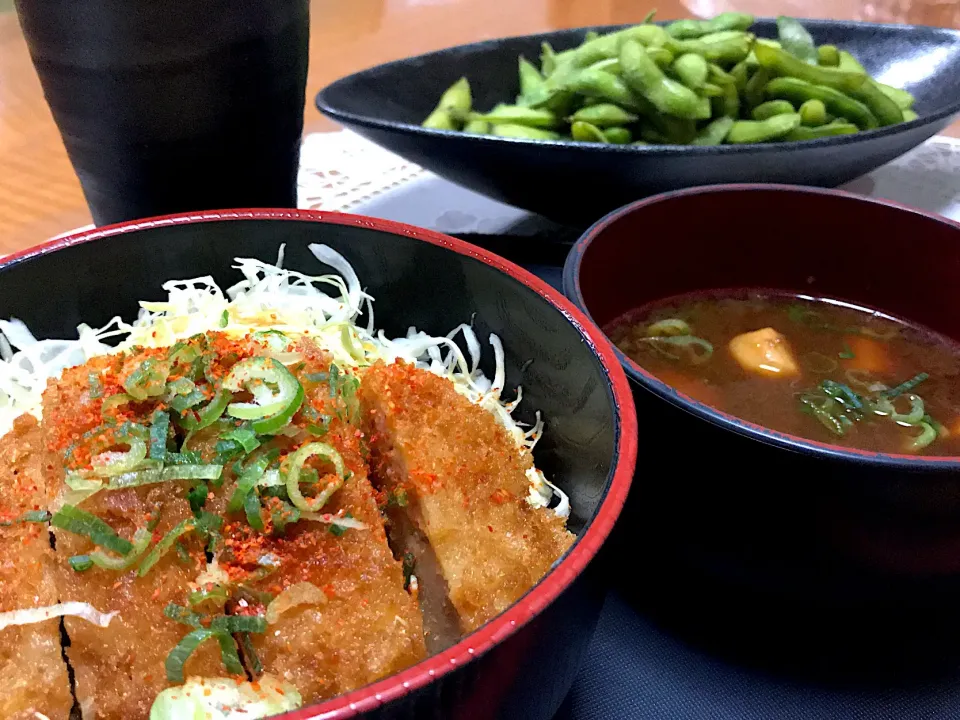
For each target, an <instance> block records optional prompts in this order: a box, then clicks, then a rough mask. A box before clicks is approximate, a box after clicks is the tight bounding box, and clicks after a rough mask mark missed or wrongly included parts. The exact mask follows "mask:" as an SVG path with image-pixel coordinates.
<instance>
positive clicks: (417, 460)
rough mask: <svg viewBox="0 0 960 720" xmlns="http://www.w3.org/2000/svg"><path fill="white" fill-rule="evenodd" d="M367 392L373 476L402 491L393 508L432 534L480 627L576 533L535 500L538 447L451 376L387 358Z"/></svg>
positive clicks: (464, 620)
mask: <svg viewBox="0 0 960 720" xmlns="http://www.w3.org/2000/svg"><path fill="white" fill-rule="evenodd" d="M359 397H360V399H361V406H362V409H363V417H364V421H365V423H366V428H365V429H366V432H367V435H368V437H369V442H370V445H371V449H372V455H371V467H372V470H373V475H374V478H375V479H376V481H377V482H378V483H379V484H380V485H381V486H382V489H383V490H386V491H387V492H388V493H390V495H391V497H393V498H395V499H396V498H403V501H401V502H399V503H397V502H393V503H391V505H394V506H395V507H394V508H393V509H392V510H391V512H392V513H394V515H396V514H401V515H403V516H405V518H401V521H405V522H409V523H410V524H412V525H413V526H414V527H415V528H416V529H417V530H419V531H420V532H421V533H422V534H423V535H424V536H425V538H426V540H427V542H428V543H429V546H430V548H431V549H432V551H433V554H434V555H435V556H436V560H437V563H438V565H439V569H440V573H441V574H442V576H443V579H444V580H445V581H446V584H447V588H448V594H449V599H450V602H451V603H452V604H453V606H454V608H455V609H456V612H457V614H458V615H459V618H460V626H461V629H462V630H463V631H470V630H473V629H475V628H477V627H479V626H480V625H482V624H483V623H485V622H486V621H487V620H489V619H491V618H492V617H494V616H495V615H497V614H499V613H500V612H502V611H503V610H505V609H506V608H507V607H508V606H509V605H510V604H511V603H513V602H514V601H515V600H517V599H518V598H519V597H520V596H521V595H523V594H524V593H525V592H526V591H527V590H529V589H530V588H531V587H532V586H533V585H534V584H535V583H536V582H537V581H538V580H539V579H540V578H541V577H543V575H544V574H545V573H546V572H547V571H548V570H549V569H550V566H551V565H552V564H553V563H554V561H556V560H557V559H558V558H559V557H560V556H561V555H562V554H563V553H564V551H565V550H566V549H567V548H568V547H570V545H571V543H572V542H573V540H574V536H573V535H572V534H571V533H569V532H568V531H567V530H566V527H565V524H564V520H563V518H560V517H557V516H556V515H555V514H554V513H553V512H552V511H550V510H545V509H537V508H534V507H532V506H530V505H529V504H528V503H527V501H526V498H527V495H528V490H529V481H528V479H527V477H526V474H525V473H526V471H527V470H528V469H529V468H531V467H532V463H533V459H532V456H531V455H530V453H529V452H528V451H527V450H525V449H524V450H523V451H522V452H521V451H520V450H519V449H518V448H517V446H516V444H515V443H514V442H513V440H512V439H511V438H510V436H509V435H508V434H507V432H506V430H505V429H504V428H503V427H502V426H501V425H500V424H499V423H498V422H497V420H496V419H495V418H494V416H493V415H491V414H490V413H489V412H487V411H486V410H484V409H483V408H481V407H479V406H477V405H474V404H473V403H471V402H470V401H469V400H467V399H466V398H464V397H462V396H461V395H459V394H458V393H457V391H456V389H455V388H454V386H453V383H451V382H450V381H449V380H447V379H446V378H442V377H439V376H437V375H434V374H433V373H430V372H427V371H426V370H419V369H417V368H415V367H413V366H412V365H409V364H406V363H403V362H397V363H393V364H391V365H385V364H383V363H378V364H376V365H374V366H372V367H371V368H369V369H368V370H366V371H365V372H364V374H363V376H362V380H361V385H360V391H359ZM399 505H403V507H399Z"/></svg>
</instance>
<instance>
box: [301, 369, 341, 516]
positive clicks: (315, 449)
mask: <svg viewBox="0 0 960 720" xmlns="http://www.w3.org/2000/svg"><path fill="white" fill-rule="evenodd" d="M331 367H335V366H331ZM314 456H320V457H323V458H325V459H326V460H328V461H329V462H330V463H332V464H333V467H334V470H335V472H336V475H337V480H336V481H335V482H333V483H330V485H328V486H327V487H325V488H324V489H323V490H321V491H320V494H319V495H317V496H316V497H313V498H310V499H309V500H308V499H307V498H305V497H304V496H303V494H302V493H301V492H300V471H301V470H302V469H303V465H304V463H305V462H306V461H307V460H308V459H310V458H311V457H314ZM345 475H346V468H344V466H343V458H342V457H340V453H338V452H337V451H336V449H335V448H334V447H333V446H332V445H328V444H327V443H321V442H312V443H307V444H306V445H304V446H303V447H301V448H300V449H299V450H297V451H296V452H295V453H294V454H293V455H292V456H291V457H290V460H289V463H288V466H287V482H286V485H287V495H288V496H289V497H290V502H291V503H293V505H294V507H296V508H297V509H299V510H306V511H309V512H316V511H318V510H320V509H321V508H322V507H323V506H324V505H325V504H326V503H327V500H329V499H330V497H331V496H332V495H333V494H334V493H335V492H336V491H337V490H339V489H340V488H342V487H343V482H344V477H345Z"/></svg>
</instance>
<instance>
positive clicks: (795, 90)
mask: <svg viewBox="0 0 960 720" xmlns="http://www.w3.org/2000/svg"><path fill="white" fill-rule="evenodd" d="M765 94H766V96H767V97H768V98H772V99H781V100H789V101H790V102H792V103H793V104H794V105H795V106H797V105H802V104H803V103H805V102H806V101H807V100H820V101H822V102H823V104H824V105H825V106H826V108H827V111H828V112H829V113H830V114H831V115H835V116H836V117H844V118H847V120H849V121H851V122H853V123H854V124H855V125H856V126H857V127H859V128H861V129H862V130H870V129H871V128H875V127H878V126H879V123H878V122H877V118H875V117H874V116H873V113H872V112H870V109H869V108H868V107H867V106H866V105H864V104H863V103H862V102H860V101H858V100H854V99H853V98H852V97H850V96H848V95H844V94H843V93H842V92H840V91H839V90H835V89H833V88H829V87H824V86H823V85H813V84H811V83H808V82H804V81H803V80H799V79H798V78H792V77H781V78H776V79H774V80H771V81H770V82H768V83H767V88H766V90H765Z"/></svg>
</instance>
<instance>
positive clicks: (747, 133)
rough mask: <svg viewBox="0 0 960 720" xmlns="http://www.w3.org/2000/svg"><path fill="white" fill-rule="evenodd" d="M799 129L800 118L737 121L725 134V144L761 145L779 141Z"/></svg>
mask: <svg viewBox="0 0 960 720" xmlns="http://www.w3.org/2000/svg"><path fill="white" fill-rule="evenodd" d="M798 127H800V116H799V115H797V114H796V113H792V114H789V115H774V116H773V117H771V118H768V119H766V120H738V121H737V122H735V123H734V124H733V127H732V128H730V132H728V133H727V138H726V142H728V143H733V144H737V145H740V144H746V143H761V142H768V141H770V140H779V139H781V138H783V137H784V136H786V135H789V134H790V132H791V131H793V130H796V129H797V128H798Z"/></svg>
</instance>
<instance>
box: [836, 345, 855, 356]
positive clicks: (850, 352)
mask: <svg viewBox="0 0 960 720" xmlns="http://www.w3.org/2000/svg"><path fill="white" fill-rule="evenodd" d="M837 357H839V358H840V359H841V360H853V359H854V358H856V357H857V356H856V354H854V352H853V350H851V349H850V346H849V345H847V344H846V343H844V344H843V349H842V350H841V351H840V353H839V355H838V356H837Z"/></svg>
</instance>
